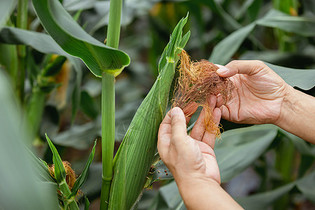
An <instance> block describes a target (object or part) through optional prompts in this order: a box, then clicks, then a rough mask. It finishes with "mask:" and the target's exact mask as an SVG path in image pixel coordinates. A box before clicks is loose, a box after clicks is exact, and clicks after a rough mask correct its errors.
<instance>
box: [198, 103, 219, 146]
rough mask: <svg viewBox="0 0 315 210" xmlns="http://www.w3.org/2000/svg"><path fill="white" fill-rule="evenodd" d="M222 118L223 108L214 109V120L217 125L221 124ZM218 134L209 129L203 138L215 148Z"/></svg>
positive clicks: (203, 140)
mask: <svg viewBox="0 0 315 210" xmlns="http://www.w3.org/2000/svg"><path fill="white" fill-rule="evenodd" d="M220 120H221V110H220V109H219V108H215V109H214V110H213V121H214V123H215V124H216V126H219V123H220ZM215 139H216V134H214V133H210V132H208V131H207V130H206V131H205V134H204V136H203V138H202V142H204V143H206V144H208V145H209V146H210V147H211V148H212V149H214V145H215Z"/></svg>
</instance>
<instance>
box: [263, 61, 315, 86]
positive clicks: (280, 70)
mask: <svg viewBox="0 0 315 210" xmlns="http://www.w3.org/2000/svg"><path fill="white" fill-rule="evenodd" d="M266 65H267V66H269V67H270V68H271V69H272V70H274V71H275V72H276V73H277V74H279V75H280V77H282V79H283V80H284V81H285V82H286V83H288V84H289V85H291V86H293V87H299V88H301V89H303V90H310V89H311V88H313V87H314V86H315V69H293V68H286V67H282V66H276V65H273V64H270V63H266Z"/></svg>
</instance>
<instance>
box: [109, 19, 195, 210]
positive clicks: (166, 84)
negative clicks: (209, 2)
mask: <svg viewBox="0 0 315 210" xmlns="http://www.w3.org/2000/svg"><path fill="white" fill-rule="evenodd" d="M187 18H188V17H186V18H183V19H182V20H181V21H180V22H179V23H178V24H177V26H176V27H175V29H174V31H173V33H172V35H171V37H170V41H169V43H168V45H167V46H166V48H165V49H164V52H163V54H162V56H161V59H160V62H159V76H158V78H157V80H156V81H155V83H154V85H153V87H152V88H151V90H150V92H149V93H148V95H147V96H146V98H145V99H144V101H143V102H142V104H141V105H140V107H139V109H138V110H137V113H136V114H135V116H134V118H133V120H132V122H131V124H130V126H129V128H128V131H127V133H126V135H125V137H124V140H123V142H122V144H121V146H120V148H119V151H118V153H117V154H116V157H115V159H114V178H113V181H112V185H111V193H110V200H109V209H130V208H132V207H133V205H134V204H135V202H136V201H137V199H138V197H139V195H140V194H141V191H142V190H143V187H144V184H145V182H146V176H147V174H148V172H149V170H150V166H151V164H152V161H153V158H154V154H155V153H156V144H157V133H158V128H159V125H160V123H161V121H162V119H163V117H164V115H165V112H166V108H167V104H168V97H169V91H170V88H171V84H172V81H173V78H174V74H175V68H176V63H177V61H178V54H179V53H180V52H181V50H182V49H183V47H184V46H185V45H186V43H187V41H188V39H189V36H190V32H188V33H186V34H185V35H184V36H182V30H183V27H184V25H185V24H186V22H187Z"/></svg>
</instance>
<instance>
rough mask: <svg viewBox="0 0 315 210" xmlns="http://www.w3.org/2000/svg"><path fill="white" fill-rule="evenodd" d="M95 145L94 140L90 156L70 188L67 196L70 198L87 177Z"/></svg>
mask: <svg viewBox="0 0 315 210" xmlns="http://www.w3.org/2000/svg"><path fill="white" fill-rule="evenodd" d="M95 146H96V141H95V142H94V146H93V149H92V152H91V153H90V156H89V158H88V161H87V162H86V165H85V167H84V169H83V171H82V173H81V175H80V176H79V178H78V179H77V180H76V181H75V183H74V185H73V188H72V192H71V194H70V195H69V197H68V198H71V197H72V196H75V195H76V194H77V193H78V190H79V189H80V188H81V186H82V185H83V184H84V182H85V181H86V179H87V176H88V171H89V168H90V165H91V163H92V161H93V159H94V154H95Z"/></svg>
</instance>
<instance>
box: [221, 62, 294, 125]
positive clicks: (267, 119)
mask: <svg viewBox="0 0 315 210" xmlns="http://www.w3.org/2000/svg"><path fill="white" fill-rule="evenodd" d="M219 67H220V68H219V70H217V73H218V74H219V75H220V76H221V77H229V79H230V80H231V81H232V82H233V84H234V86H235V88H234V89H233V90H232V93H231V98H230V99H229V100H228V101H227V103H226V104H225V105H222V104H223V99H222V97H220V96H219V97H218V104H219V106H220V109H221V113H222V117H223V118H224V119H226V120H229V121H232V122H236V123H247V124H265V123H271V124H276V122H277V120H278V119H279V118H280V113H281V106H282V103H283V101H284V98H285V96H286V94H288V91H289V90H290V88H291V86H289V85H288V84H287V83H285V81H284V80H283V79H282V78H281V77H280V76H279V75H277V74H276V73H275V72H274V71H272V70H271V69H270V68H269V67H268V66H267V65H266V64H264V63H263V62H262V61H255V60H251V61H246V60H237V61H232V62H230V63H229V64H227V65H226V66H219ZM221 105H222V106H221Z"/></svg>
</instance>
